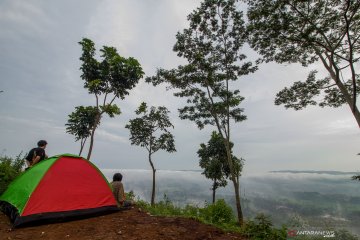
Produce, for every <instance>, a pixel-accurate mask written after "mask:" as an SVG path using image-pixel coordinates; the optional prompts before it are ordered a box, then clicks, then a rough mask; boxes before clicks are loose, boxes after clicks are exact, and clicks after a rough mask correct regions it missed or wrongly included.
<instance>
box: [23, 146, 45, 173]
mask: <svg viewBox="0 0 360 240" xmlns="http://www.w3.org/2000/svg"><path fill="white" fill-rule="evenodd" d="M37 145H38V147H37V148H33V149H31V150H30V152H29V154H28V155H27V156H26V158H25V160H26V164H27V165H28V168H29V167H32V166H34V165H35V164H36V163H38V162H40V161H42V160H44V159H45V158H48V156H47V155H46V153H45V148H46V145H47V142H46V141H45V140H40V141H39V142H38V143H37Z"/></svg>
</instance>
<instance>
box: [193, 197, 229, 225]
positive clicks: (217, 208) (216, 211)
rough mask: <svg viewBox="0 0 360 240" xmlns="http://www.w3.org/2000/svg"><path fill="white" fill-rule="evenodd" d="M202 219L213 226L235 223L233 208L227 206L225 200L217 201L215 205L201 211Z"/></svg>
mask: <svg viewBox="0 0 360 240" xmlns="http://www.w3.org/2000/svg"><path fill="white" fill-rule="evenodd" d="M199 213H200V218H202V219H204V220H205V221H206V222H209V223H212V224H220V225H221V224H224V223H230V222H233V221H234V219H235V218H234V215H233V211H232V209H231V207H230V206H229V205H227V204H226V202H225V200H224V199H219V200H217V201H216V202H215V203H214V204H209V205H207V206H206V207H205V208H203V209H200V210H199Z"/></svg>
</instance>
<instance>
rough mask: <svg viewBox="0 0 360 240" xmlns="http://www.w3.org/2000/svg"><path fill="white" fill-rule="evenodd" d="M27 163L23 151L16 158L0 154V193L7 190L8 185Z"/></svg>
mask: <svg viewBox="0 0 360 240" xmlns="http://www.w3.org/2000/svg"><path fill="white" fill-rule="evenodd" d="M24 163H25V160H24V157H23V156H22V152H21V153H20V154H19V155H17V156H16V157H15V158H14V159H13V158H11V157H7V156H0V195H1V194H2V193H3V192H5V190H6V189H7V187H8V185H9V184H10V183H11V182H12V181H13V180H14V179H15V178H16V177H17V176H18V175H19V174H20V173H21V172H22V168H23V165H24Z"/></svg>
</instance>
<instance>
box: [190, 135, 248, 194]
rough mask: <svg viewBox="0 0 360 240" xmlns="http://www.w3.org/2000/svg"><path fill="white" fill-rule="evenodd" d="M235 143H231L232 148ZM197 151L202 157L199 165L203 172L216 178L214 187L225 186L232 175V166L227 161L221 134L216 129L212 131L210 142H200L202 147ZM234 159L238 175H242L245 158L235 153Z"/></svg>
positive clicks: (206, 175)
mask: <svg viewBox="0 0 360 240" xmlns="http://www.w3.org/2000/svg"><path fill="white" fill-rule="evenodd" d="M233 145H234V144H233V143H230V148H232V147H233ZM197 153H198V156H199V158H200V161H199V165H200V167H201V168H202V169H204V171H203V172H202V174H204V175H205V177H206V178H209V179H212V180H214V185H213V189H217V188H219V187H225V186H226V185H227V181H226V179H227V178H229V176H230V168H229V164H228V162H227V153H226V147H225V144H224V139H223V138H222V137H221V135H220V134H219V133H217V132H215V131H214V132H212V134H211V138H210V140H209V141H208V143H207V144H204V143H202V144H200V149H199V150H198V152H197ZM232 159H233V166H234V167H235V172H236V175H237V176H240V174H241V171H242V167H243V159H238V158H237V157H235V156H233V155H232Z"/></svg>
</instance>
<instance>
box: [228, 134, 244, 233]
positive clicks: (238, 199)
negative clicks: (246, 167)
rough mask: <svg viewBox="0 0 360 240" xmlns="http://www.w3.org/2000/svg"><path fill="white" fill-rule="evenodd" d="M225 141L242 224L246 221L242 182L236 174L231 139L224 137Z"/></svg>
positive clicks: (237, 208)
mask: <svg viewBox="0 0 360 240" xmlns="http://www.w3.org/2000/svg"><path fill="white" fill-rule="evenodd" d="M224 141H225V148H226V155H227V160H228V164H229V168H230V174H231V181H232V182H233V185H234V190H235V201H236V210H237V217H238V221H239V225H240V226H241V225H242V224H243V223H244V216H243V213H242V209H241V199H240V184H239V180H238V177H237V176H236V174H235V169H234V165H233V161H232V156H231V150H230V141H229V140H227V139H225V138H224Z"/></svg>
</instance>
